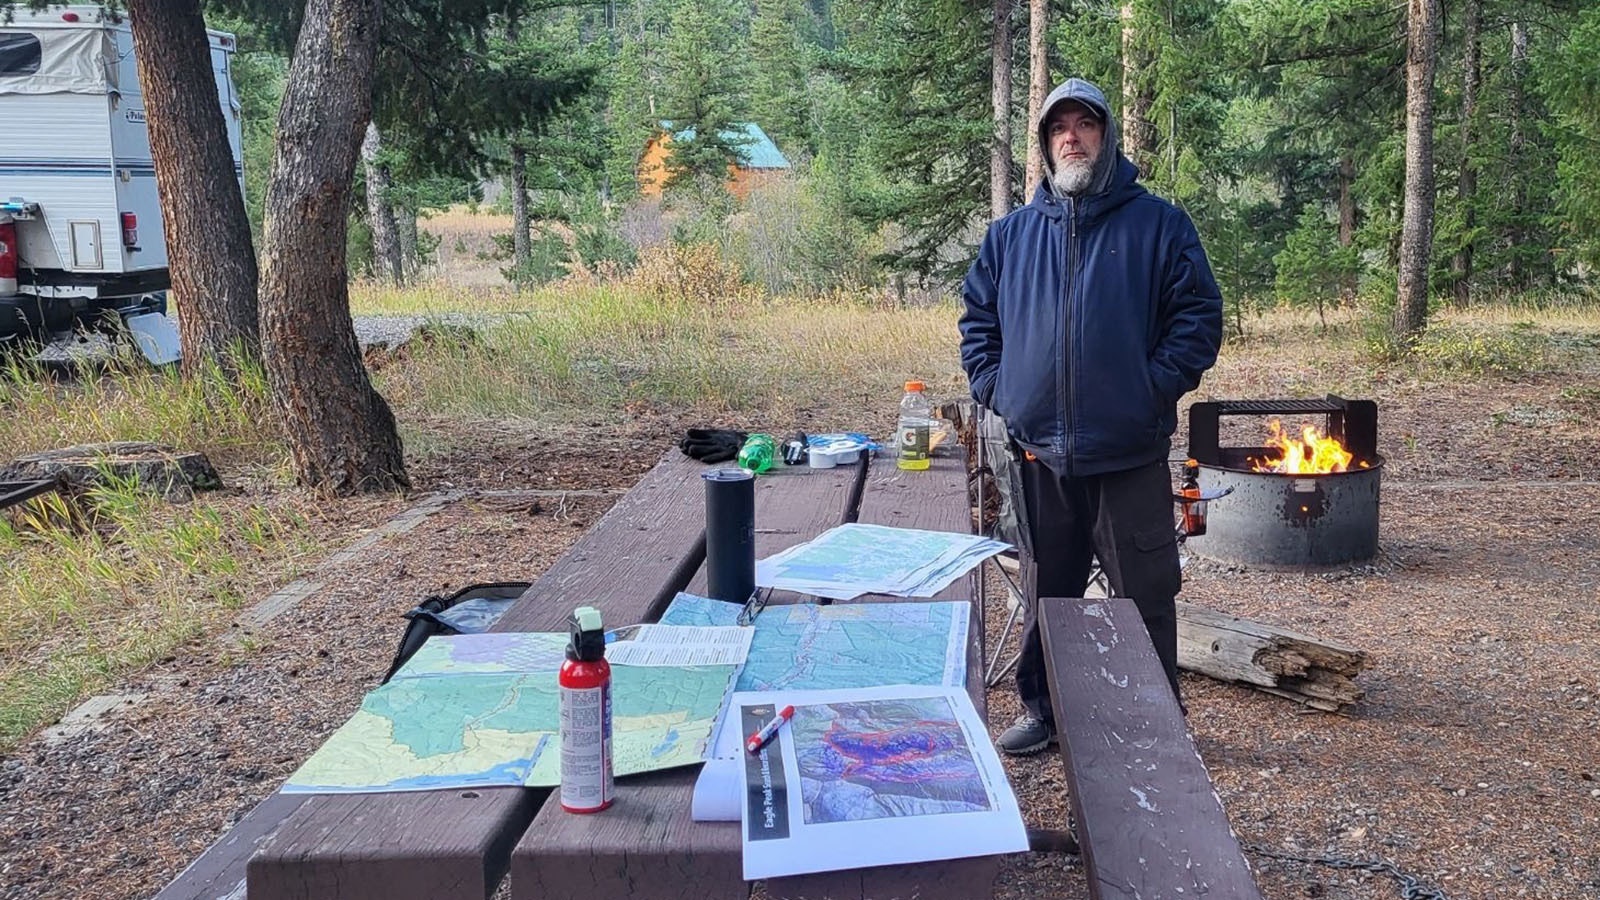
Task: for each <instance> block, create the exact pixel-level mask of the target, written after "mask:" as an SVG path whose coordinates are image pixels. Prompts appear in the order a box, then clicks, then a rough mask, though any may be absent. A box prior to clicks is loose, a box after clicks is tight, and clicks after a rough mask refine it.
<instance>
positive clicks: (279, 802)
mask: <svg viewBox="0 0 1600 900" xmlns="http://www.w3.org/2000/svg"><path fill="white" fill-rule="evenodd" d="M304 801H305V798H304V797H298V796H293V795H289V794H278V793H274V794H272V795H270V796H268V797H267V799H265V800H263V801H261V802H260V803H259V804H257V805H256V808H255V809H252V810H251V811H250V812H249V813H248V814H246V815H245V817H244V818H243V819H240V820H239V823H238V824H237V825H235V826H233V828H231V829H229V831H228V833H227V834H224V835H223V836H222V837H220V838H218V839H217V842H216V843H215V844H212V845H211V846H210V848H208V849H207V850H206V852H205V853H202V854H201V855H200V856H199V857H197V858H196V859H195V861H194V862H192V863H190V864H189V867H188V868H187V869H184V870H183V872H182V873H181V874H180V875H178V877H177V878H174V879H173V880H172V882H171V883H170V884H168V885H167V886H166V887H164V888H162V889H161V893H159V894H157V895H156V896H155V898H154V900H243V898H244V895H245V893H244V884H245V863H247V862H248V861H249V859H250V856H251V854H253V853H255V852H256V847H258V846H259V845H260V844H261V842H262V841H264V840H266V839H267V838H268V837H271V836H272V835H273V834H274V833H276V832H277V830H278V828H279V827H280V826H281V825H282V824H283V822H284V820H285V819H287V818H288V817H289V814H290V813H292V812H294V811H295V810H296V809H298V808H299V807H300V804H301V803H303V802H304Z"/></svg>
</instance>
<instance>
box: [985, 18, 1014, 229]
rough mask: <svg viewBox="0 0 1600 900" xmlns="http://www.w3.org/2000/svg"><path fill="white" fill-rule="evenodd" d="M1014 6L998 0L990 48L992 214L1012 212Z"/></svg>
mask: <svg viewBox="0 0 1600 900" xmlns="http://www.w3.org/2000/svg"><path fill="white" fill-rule="evenodd" d="M1011 6H1012V0H994V34H993V36H992V37H991V38H990V42H989V52H990V55H991V57H992V58H993V61H994V80H993V83H992V90H991V93H990V100H991V101H992V104H993V107H994V142H993V143H992V144H991V145H990V147H989V216H990V218H994V219H998V218H1000V217H1001V216H1004V215H1006V214H1007V213H1009V212H1011Z"/></svg>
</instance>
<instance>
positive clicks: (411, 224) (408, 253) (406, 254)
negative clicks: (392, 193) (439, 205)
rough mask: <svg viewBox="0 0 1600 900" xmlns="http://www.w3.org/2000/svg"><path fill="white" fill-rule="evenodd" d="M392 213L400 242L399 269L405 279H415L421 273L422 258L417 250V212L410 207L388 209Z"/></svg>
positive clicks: (391, 207) (391, 206)
mask: <svg viewBox="0 0 1600 900" xmlns="http://www.w3.org/2000/svg"><path fill="white" fill-rule="evenodd" d="M389 208H390V209H391V210H393V211H394V224H395V231H396V233H397V234H398V236H399V240H400V261H401V268H402V269H403V270H404V271H405V273H406V277H407V278H415V277H417V275H418V274H419V273H420V272H421V271H422V256H421V255H420V253H419V252H418V250H417V211H416V210H415V209H412V208H410V207H404V206H403V207H399V208H396V207H394V206H393V205H392V204H391V205H390V207H389Z"/></svg>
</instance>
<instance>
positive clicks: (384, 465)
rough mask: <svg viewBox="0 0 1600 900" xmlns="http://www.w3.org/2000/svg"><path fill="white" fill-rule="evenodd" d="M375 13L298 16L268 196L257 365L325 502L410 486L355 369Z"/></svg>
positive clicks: (347, 2)
mask: <svg viewBox="0 0 1600 900" xmlns="http://www.w3.org/2000/svg"><path fill="white" fill-rule="evenodd" d="M379 13H380V6H379V0H309V2H308V3H307V4H306V11H305V22H304V24H303V25H302V26H301V29H300V38H299V41H298V43H297V44H296V46H295V53H294V58H293V61H292V62H291V63H290V65H289V76H288V81H287V84H286V86H285V89H284V93H283V104H282V106H281V107H280V109H279V112H278V138H277V146H276V148H275V150H274V152H273V159H272V176H271V180H270V182H269V183H268V186H267V212H266V227H265V229H264V235H263V240H262V280H261V307H262V309H261V325H262V355H263V357H264V359H265V361H266V368H267V378H268V382H269V384H270V385H271V388H272V399H273V404H274V406H275V407H276V409H277V411H278V414H279V416H280V417H281V418H282V420H283V429H284V437H285V439H286V441H287V443H288V445H289V450H290V453H291V455H292V457H293V459H294V464H295V472H296V474H297V475H298V476H299V479H300V482H301V483H302V484H304V485H307V486H309V487H311V488H313V489H316V490H318V491H320V492H322V493H325V494H338V495H346V494H352V493H356V492H361V491H389V490H395V489H397V488H401V487H406V486H408V485H409V483H410V482H409V480H408V479H407V477H406V469H405V459H404V456H403V454H402V451H401V446H400V435H399V431H398V429H397V428H396V425H395V419H394V414H393V413H392V412H390V410H389V405H388V403H386V402H385V401H384V399H383V398H382V397H381V396H379V395H378V393H377V391H375V390H373V388H372V383H371V382H370V381H369V380H368V377H367V370H366V368H365V366H364V365H363V364H362V360H361V350H360V347H359V346H358V345H357V342H356V335H355V327H354V325H353V324H352V322H351V320H350V297H349V293H348V275H349V273H348V272H347V271H346V264H345V239H346V227H347V225H346V223H347V217H348V215H349V212H350V193H351V191H350V188H351V182H352V180H353V178H354V177H355V168H356V159H357V154H358V151H359V148H360V145H361V140H362V135H363V132H364V131H365V130H366V126H367V120H368V119H369V118H370V116H371V113H372V74H373V60H374V56H375V53H376V49H377V43H378V27H379Z"/></svg>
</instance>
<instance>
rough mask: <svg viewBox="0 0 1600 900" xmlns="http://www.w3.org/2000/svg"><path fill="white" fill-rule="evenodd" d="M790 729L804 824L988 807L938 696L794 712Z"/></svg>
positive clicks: (951, 714) (951, 713) (957, 726)
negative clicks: (791, 729)
mask: <svg viewBox="0 0 1600 900" xmlns="http://www.w3.org/2000/svg"><path fill="white" fill-rule="evenodd" d="M791 727H792V728H793V734H794V747H795V750H794V753H795V757H796V762H797V764H798V768H799V770H800V785H801V796H802V798H803V802H804V806H803V809H804V811H805V821H806V823H807V824H822V823H827V822H846V821H859V820H862V819H880V818H885V817H888V816H935V815H944V814H948V813H967V812H984V811H987V810H989V809H991V808H992V807H991V806H990V803H989V792H988V791H987V790H986V789H985V787H984V780H983V776H982V774H981V773H980V772H979V771H978V763H977V761H976V760H975V759H973V756H972V751H971V750H970V749H969V748H968V746H967V739H966V735H965V734H964V733H963V732H962V730H961V723H960V722H959V721H957V720H956V713H955V710H953V709H952V708H951V706H950V702H949V701H948V700H946V699H945V698H943V697H921V698H916V699H907V700H867V701H855V702H843V703H822V704H816V705H810V706H799V707H796V709H795V714H794V719H793V721H792V723H791Z"/></svg>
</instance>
